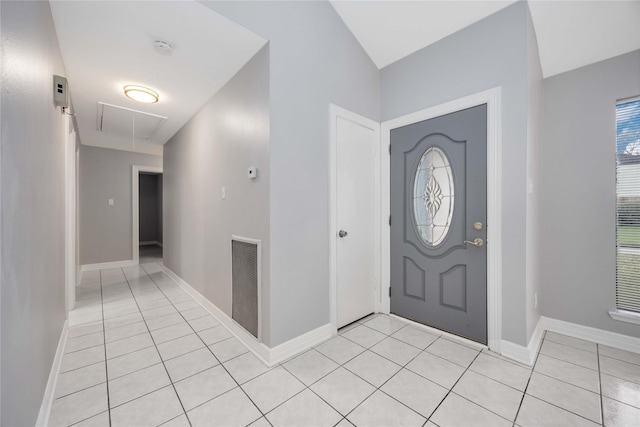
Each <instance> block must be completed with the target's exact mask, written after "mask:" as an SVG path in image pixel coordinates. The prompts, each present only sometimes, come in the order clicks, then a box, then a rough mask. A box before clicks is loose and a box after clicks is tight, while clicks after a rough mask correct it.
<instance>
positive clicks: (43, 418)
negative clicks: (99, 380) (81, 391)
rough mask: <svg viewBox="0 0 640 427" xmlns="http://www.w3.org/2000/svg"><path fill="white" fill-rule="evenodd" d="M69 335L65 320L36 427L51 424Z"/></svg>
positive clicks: (44, 426)
mask: <svg viewBox="0 0 640 427" xmlns="http://www.w3.org/2000/svg"><path fill="white" fill-rule="evenodd" d="M67 335H69V325H68V323H67V321H65V322H64V325H63V326H62V332H61V333H60V340H59V341H58V348H57V350H56V355H55V357H54V358H53V364H52V365H51V371H50V372H49V379H48V380H47V387H46V388H45V389H44V395H43V397H42V403H41V404H40V412H38V420H37V421H36V427H46V426H48V425H49V416H50V415H51V406H52V405H53V396H54V393H55V391H56V384H57V382H58V374H59V373H60V367H61V366H62V356H64V348H65V346H66V345H67Z"/></svg>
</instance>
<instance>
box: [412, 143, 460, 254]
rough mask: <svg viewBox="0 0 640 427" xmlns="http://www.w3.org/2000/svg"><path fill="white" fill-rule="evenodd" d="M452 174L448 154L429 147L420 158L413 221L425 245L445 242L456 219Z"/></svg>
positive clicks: (431, 245)
mask: <svg viewBox="0 0 640 427" xmlns="http://www.w3.org/2000/svg"><path fill="white" fill-rule="evenodd" d="M453 190H454V188H453V174H452V172H451V164H450V163H449V158H448V157H447V155H446V154H445V153H444V152H443V151H442V150H441V149H439V148H438V147H431V148H429V149H428V150H427V151H426V152H425V153H424V154H423V155H422V158H421V159H420V163H419V164H418V169H417V170H416V178H415V181H414V183H413V221H414V225H415V227H416V230H418V235H419V236H420V238H421V239H422V241H423V242H424V244H425V245H427V246H430V247H433V246H438V245H439V244H440V243H442V242H443V241H444V239H445V237H447V234H448V233H449V228H450V227H451V220H452V218H453V202H454V191H453Z"/></svg>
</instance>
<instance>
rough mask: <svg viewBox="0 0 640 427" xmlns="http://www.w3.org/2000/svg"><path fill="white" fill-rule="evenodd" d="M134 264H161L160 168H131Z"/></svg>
mask: <svg viewBox="0 0 640 427" xmlns="http://www.w3.org/2000/svg"><path fill="white" fill-rule="evenodd" d="M132 182H133V200H132V202H133V260H134V262H137V263H138V264H145V263H150V262H162V235H163V233H162V223H163V221H162V205H163V203H162V168H154V167H147V166H133V176H132Z"/></svg>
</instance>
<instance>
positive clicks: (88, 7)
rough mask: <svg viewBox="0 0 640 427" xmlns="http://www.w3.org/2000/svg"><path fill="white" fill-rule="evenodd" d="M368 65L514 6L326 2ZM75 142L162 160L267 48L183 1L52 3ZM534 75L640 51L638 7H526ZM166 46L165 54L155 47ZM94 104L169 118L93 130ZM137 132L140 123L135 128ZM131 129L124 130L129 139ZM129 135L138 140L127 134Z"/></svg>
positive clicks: (454, 0)
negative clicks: (138, 91)
mask: <svg viewBox="0 0 640 427" xmlns="http://www.w3.org/2000/svg"><path fill="white" fill-rule="evenodd" d="M330 1H331V4H332V5H333V7H334V8H335V10H336V11H337V12H338V14H339V15H340V16H341V17H342V19H343V20H344V22H345V23H346V25H347V26H348V27H349V29H350V30H351V31H352V33H353V34H354V36H355V37H356V38H357V39H358V40H359V42H360V43H361V44H362V46H363V48H364V49H365V51H366V52H367V53H368V54H369V56H370V57H371V59H372V60H373V62H374V63H375V64H376V65H377V66H378V67H379V68H382V67H384V66H386V65H389V64H391V63H393V62H395V61H397V60H399V59H401V58H403V57H405V56H407V55H409V54H411V53H413V52H415V51H416V50H418V49H421V48H423V47H425V46H428V45H430V44H432V43H434V42H436V41H438V40H440V39H442V38H444V37H446V36H448V35H450V34H452V33H454V32H456V31H459V30H461V29H463V28H465V27H466V26H468V25H471V24H473V23H474V22H477V21H479V20H481V19H483V18H485V17H486V16H489V15H490V14H493V13H495V12H497V11H499V10H500V9H502V8H504V7H506V6H509V5H510V4H512V3H514V0H466V1H462V0H414V1H395V0H382V1H368V0H362V1H355V0H352V1H344V0H330ZM50 4H51V9H52V13H53V16H54V22H55V25H56V31H57V33H58V39H59V42H60V48H61V51H62V55H63V59H64V62H65V66H66V71H67V76H68V78H69V82H70V91H71V95H72V101H73V106H74V109H75V114H76V119H77V122H78V128H79V134H80V139H81V141H82V143H83V144H87V145H94V146H100V147H107V148H115V149H121V150H131V151H138V152H146V153H154V154H160V153H162V145H163V144H164V143H165V142H167V140H169V139H170V138H171V136H173V135H174V134H175V132H176V131H178V130H179V129H180V128H181V127H182V126H183V125H184V124H185V123H186V121H187V120H189V119H190V118H191V117H192V116H193V115H194V114H195V113H196V111H197V110H198V109H199V108H200V107H201V106H202V105H203V104H204V103H205V102H206V101H207V100H209V99H210V98H211V97H212V96H213V95H214V94H215V93H216V92H217V91H218V90H219V89H220V88H222V86H224V84H225V83H226V82H227V81H228V80H229V79H230V78H231V77H233V75H234V74H235V73H236V72H237V71H238V70H240V68H242V66H243V65H244V64H245V63H246V62H247V61H248V60H249V59H250V58H251V57H252V56H253V55H254V54H255V53H256V52H257V51H258V50H259V49H260V48H261V47H262V46H263V45H264V44H265V43H266V40H265V39H263V38H261V37H259V36H257V35H255V34H254V33H252V32H250V31H248V30H246V29H245V28H243V27H241V26H239V25H237V24H235V23H233V22H232V21H230V20H229V19H227V18H225V17H223V16H222V15H219V14H217V13H216V12H214V11H212V10H211V9H209V8H207V7H205V6H204V5H202V4H200V3H198V2H195V1H191V0H186V1H184V0H183V1H175V2H173V1H171V2H169V1H113V0H112V1H58V0H55V1H51V3H50ZM529 4H530V10H531V15H532V18H533V21H534V26H535V29H536V36H537V39H538V45H539V51H540V61H541V64H542V70H543V75H544V76H545V77H549V76H551V75H555V74H558V73H561V72H564V71H568V70H571V69H574V68H578V67H581V66H584V65H587V64H591V63H594V62H597V61H601V60H604V59H607V58H610V57H613V56H616V55H620V54H623V53H626V52H630V51H632V50H636V49H640V1H638V0H630V1H615V0H608V1H586V0H569V1H551V0H548V1H543V0H534V1H533V2H531V1H530V2H529ZM158 39H160V40H165V41H168V42H170V43H172V44H173V45H174V47H175V48H174V52H173V54H172V55H170V56H163V55H160V54H158V53H157V52H155V51H154V49H153V42H154V41H155V40H158ZM125 84H141V85H143V86H147V87H150V88H153V89H155V90H157V91H158V92H159V93H160V102H158V103H157V104H141V103H137V102H135V101H132V100H129V99H128V98H126V97H125V96H124V94H123V92H122V87H123V86H124V85H125ZM98 102H103V103H107V104H113V105H117V106H122V107H126V108H130V109H135V110H139V111H144V112H146V113H151V114H155V115H159V116H165V117H167V118H168V120H166V121H164V123H163V124H162V125H161V126H160V128H159V129H158V131H157V132H156V133H155V134H154V136H153V137H152V138H150V139H148V140H145V139H144V138H141V137H138V138H136V139H135V146H134V144H133V138H132V131H133V129H131V128H132V126H131V125H130V124H129V121H128V119H127V118H126V115H123V114H119V115H118V117H125V118H124V119H121V120H122V122H120V123H118V124H117V125H115V126H111V127H107V129H118V130H119V133H113V132H111V133H107V132H99V131H98V130H97V128H98V126H97V124H98V123H97V118H98ZM139 124H140V125H142V122H141V121H140V122H139ZM128 129H131V131H128ZM136 134H138V132H137V131H136Z"/></svg>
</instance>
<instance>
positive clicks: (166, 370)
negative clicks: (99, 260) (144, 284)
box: [122, 267, 191, 426]
mask: <svg viewBox="0 0 640 427" xmlns="http://www.w3.org/2000/svg"><path fill="white" fill-rule="evenodd" d="M140 268H141V269H142V270H143V271H144V273H145V275H146V276H149V275H148V274H147V271H146V270H145V269H144V267H140ZM122 274H123V275H124V280H126V281H127V285H128V286H129V289H130V290H131V293H132V294H133V289H132V288H131V283H129V279H128V278H127V275H126V274H125V272H124V269H122ZM152 282H153V279H152ZM153 283H154V285H155V286H156V287H158V285H157V284H156V283H155V282H153ZM158 289H160V288H159V287H158ZM160 292H162V290H160ZM133 298H134V300H135V302H136V305H137V307H138V309H140V305H139V304H138V299H137V298H136V296H135V294H133ZM140 315H141V316H142V319H143V322H144V324H145V326H146V327H147V330H148V333H149V336H150V337H151V341H152V342H153V345H154V347H155V349H156V352H157V353H158V356H159V357H160V362H161V363H162V367H163V368H164V371H165V373H166V374H167V378H168V379H169V382H170V383H171V387H172V388H173V392H174V393H175V394H176V397H177V398H178V402H179V403H180V407H181V408H182V412H183V413H184V415H185V416H187V411H186V409H185V408H184V404H183V403H182V399H180V395H179V394H178V391H177V390H176V386H175V384H174V383H173V380H172V379H171V375H169V370H168V369H167V366H166V365H165V363H164V360H163V359H162V356H161V355H160V350H158V345H157V344H156V340H155V339H154V338H153V335H152V334H151V330H150V329H149V325H147V319H145V317H144V315H142V310H140ZM153 366H155V365H153ZM163 388H164V387H161V388H159V389H157V390H153V391H152V392H151V393H153V392H155V391H158V390H162V389H163ZM149 394H150V393H149ZM140 397H141V396H140ZM138 398H139V397H138ZM138 398H136V399H138ZM136 399H132V400H131V401H134V400H136ZM167 421H169V420H167ZM187 422H188V423H189V425H190V426H191V420H189V417H187Z"/></svg>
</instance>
